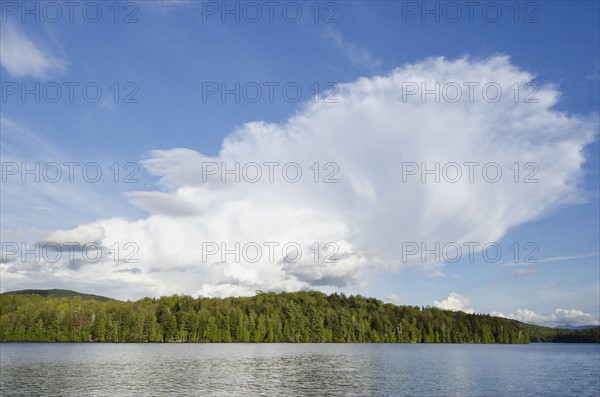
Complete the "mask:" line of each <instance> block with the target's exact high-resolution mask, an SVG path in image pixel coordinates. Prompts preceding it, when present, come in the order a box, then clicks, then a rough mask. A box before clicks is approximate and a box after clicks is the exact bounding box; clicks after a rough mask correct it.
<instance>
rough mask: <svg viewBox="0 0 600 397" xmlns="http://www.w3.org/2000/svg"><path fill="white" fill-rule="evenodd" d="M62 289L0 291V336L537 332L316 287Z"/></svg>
mask: <svg viewBox="0 0 600 397" xmlns="http://www.w3.org/2000/svg"><path fill="white" fill-rule="evenodd" d="M61 296H64V297H56V296H52V295H50V296H47V297H41V296H39V295H37V294H30V295H27V294H13V293H5V294H2V295H0V340H1V341H57V342H88V341H91V342H425V343H428V342H442V343H528V342H529V341H530V334H531V333H532V332H535V329H533V328H532V326H529V325H526V324H522V323H519V322H517V321H513V320H508V319H504V318H498V317H491V316H489V315H475V314H466V313H463V312H451V311H444V310H440V309H437V308H431V307H427V308H419V307H412V306H395V305H392V304H384V303H383V302H381V301H379V300H376V299H371V298H364V297H361V296H360V295H358V296H349V297H346V296H345V295H343V294H341V295H338V294H332V295H329V296H327V295H325V294H323V293H320V292H314V291H311V292H296V293H281V294H275V293H257V295H256V296H253V297H244V298H225V299H219V298H197V299H194V298H192V297H190V296H184V295H173V296H169V297H162V298H160V299H151V298H144V299H141V300H139V301H136V302H122V301H116V300H107V299H88V298H82V297H81V296H75V297H70V298H69V297H66V296H67V294H64V293H63V294H62V295H61ZM537 328H542V327H537Z"/></svg>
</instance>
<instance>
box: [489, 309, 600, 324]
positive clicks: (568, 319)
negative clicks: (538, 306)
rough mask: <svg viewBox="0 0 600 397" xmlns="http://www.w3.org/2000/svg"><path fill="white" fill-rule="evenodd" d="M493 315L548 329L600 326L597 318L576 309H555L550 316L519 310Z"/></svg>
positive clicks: (494, 313)
mask: <svg viewBox="0 0 600 397" xmlns="http://www.w3.org/2000/svg"><path fill="white" fill-rule="evenodd" d="M492 315H494V316H499V317H506V318H511V319H513V320H517V321H522V322H524V323H534V324H538V325H545V326H548V327H556V326H565V325H571V326H575V327H577V326H582V325H600V321H599V320H598V318H597V317H595V316H594V315H592V314H590V313H586V312H583V311H581V310H576V309H555V310H554V311H553V312H552V313H550V314H540V313H536V312H535V311H533V310H528V309H518V310H517V311H516V312H515V313H509V314H503V313H500V312H493V313H492Z"/></svg>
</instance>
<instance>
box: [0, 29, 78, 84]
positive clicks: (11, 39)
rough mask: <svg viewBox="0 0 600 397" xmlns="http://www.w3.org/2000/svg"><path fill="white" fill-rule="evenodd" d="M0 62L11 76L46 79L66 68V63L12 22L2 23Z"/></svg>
mask: <svg viewBox="0 0 600 397" xmlns="http://www.w3.org/2000/svg"><path fill="white" fill-rule="evenodd" d="M0 30H1V32H2V34H1V35H0V64H1V65H2V67H3V68H4V69H5V70H6V71H7V72H8V74H10V75H11V76H12V77H15V78H21V77H34V78H37V79H47V78H50V77H52V76H54V75H56V74H60V73H62V72H64V71H65V70H66V67H67V63H66V62H65V61H64V60H63V59H61V58H60V57H58V56H56V55H54V54H52V53H51V52H50V51H49V50H47V49H44V48H43V46H42V45H40V44H39V43H36V42H34V40H32V39H31V38H30V37H29V36H28V35H27V34H26V33H25V32H24V31H23V30H21V29H20V28H18V27H17V26H16V25H14V24H13V23H8V22H5V23H2V24H1V27H0Z"/></svg>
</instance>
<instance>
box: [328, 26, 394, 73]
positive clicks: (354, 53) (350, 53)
mask: <svg viewBox="0 0 600 397" xmlns="http://www.w3.org/2000/svg"><path fill="white" fill-rule="evenodd" d="M324 37H325V38H326V39H327V40H330V41H331V42H332V43H333V44H334V45H335V46H336V47H337V48H338V49H339V50H341V51H342V52H343V53H344V54H345V55H346V56H347V57H348V58H349V59H350V61H351V62H352V63H354V64H356V65H358V66H362V67H364V68H366V69H367V70H369V71H371V72H374V71H378V70H379V68H380V67H381V63H382V61H381V59H379V58H377V57H374V56H373V55H372V54H371V53H370V52H369V51H367V50H366V49H364V48H361V47H359V46H357V45H356V44H354V43H350V42H348V41H346V40H344V38H343V37H342V34H341V33H340V31H339V30H337V29H334V28H331V29H328V30H327V31H326V32H325V33H324Z"/></svg>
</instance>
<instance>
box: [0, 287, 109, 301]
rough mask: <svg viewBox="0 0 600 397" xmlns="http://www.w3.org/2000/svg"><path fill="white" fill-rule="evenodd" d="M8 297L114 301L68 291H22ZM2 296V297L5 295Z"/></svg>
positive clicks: (10, 292) (11, 293)
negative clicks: (31, 296) (32, 296)
mask: <svg viewBox="0 0 600 397" xmlns="http://www.w3.org/2000/svg"><path fill="white" fill-rule="evenodd" d="M4 294H6V295H39V296H41V297H43V298H75V297H79V298H81V299H95V300H99V301H109V300H112V299H111V298H108V297H106V296H100V295H93V294H82V293H81V292H75V291H71V290H68V289H22V290H19V291H9V292H5V293H4ZM4 294H0V295H4Z"/></svg>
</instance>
